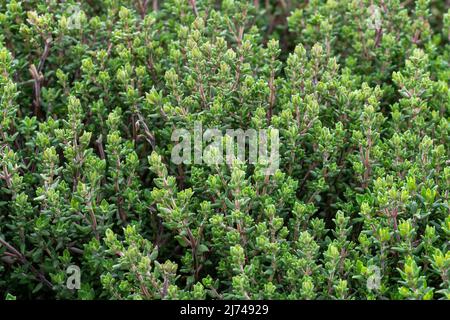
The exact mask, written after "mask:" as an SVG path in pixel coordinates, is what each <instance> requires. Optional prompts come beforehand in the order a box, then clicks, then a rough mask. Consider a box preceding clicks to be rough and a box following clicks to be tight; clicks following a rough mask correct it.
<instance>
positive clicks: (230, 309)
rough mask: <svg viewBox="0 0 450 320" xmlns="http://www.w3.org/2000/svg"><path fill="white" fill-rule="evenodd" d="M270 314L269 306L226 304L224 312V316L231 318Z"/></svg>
mask: <svg viewBox="0 0 450 320" xmlns="http://www.w3.org/2000/svg"><path fill="white" fill-rule="evenodd" d="M268 313H269V306H268V305H251V304H250V305H249V304H244V305H240V304H226V305H225V310H224V315H227V316H230V317H233V316H235V315H266V314H268Z"/></svg>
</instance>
